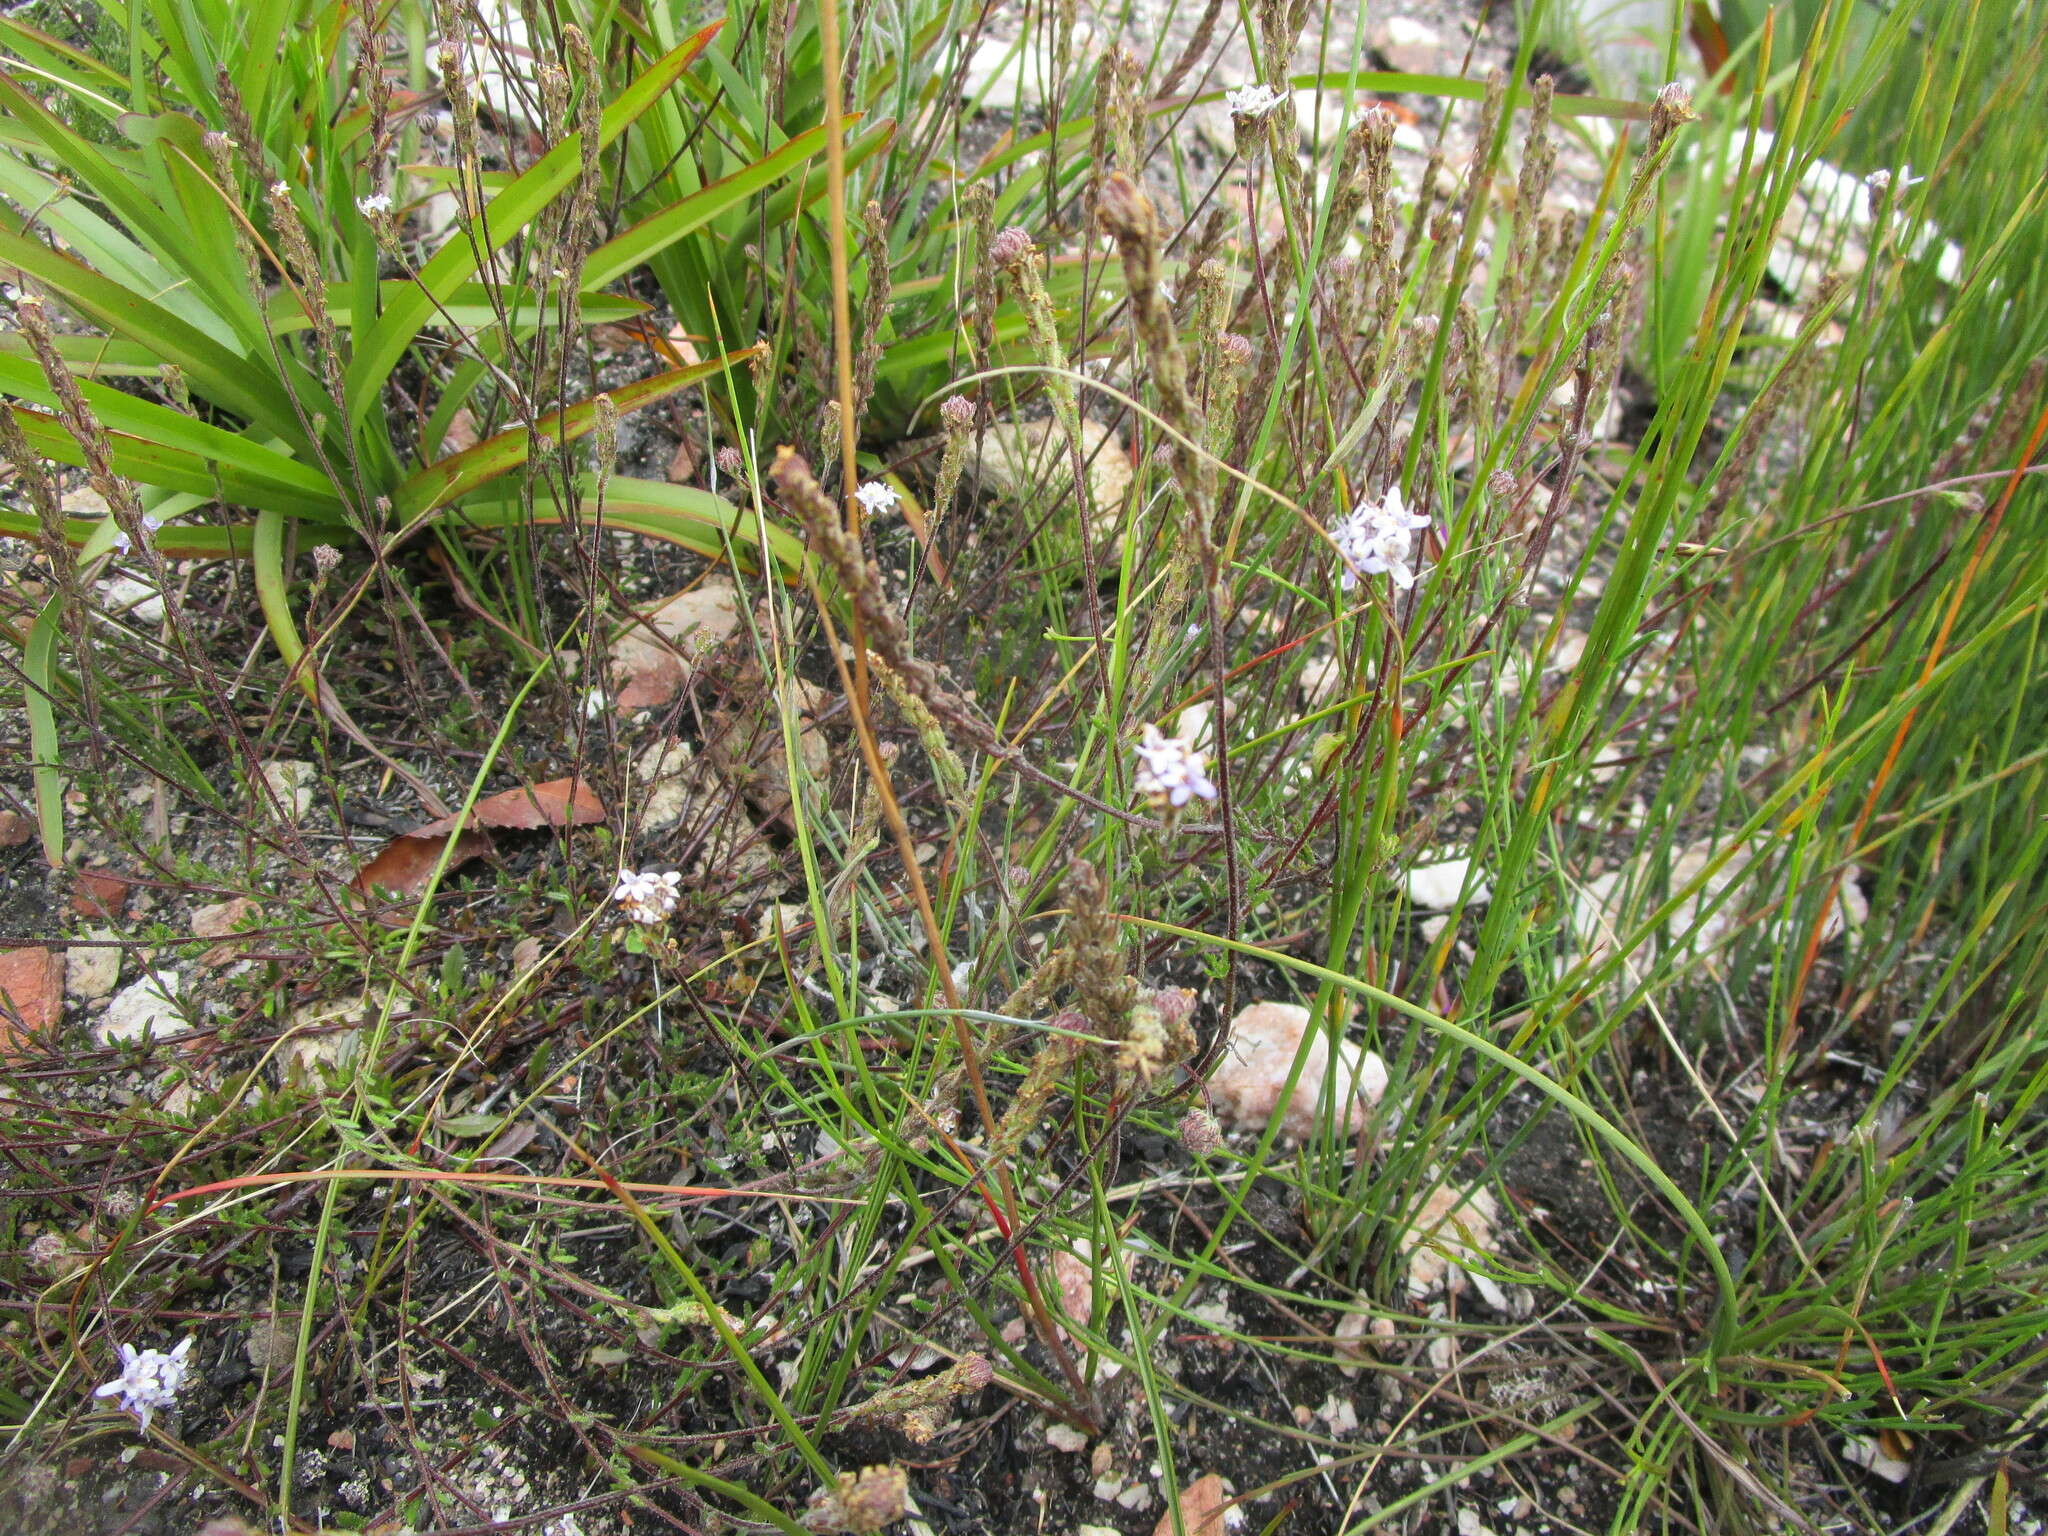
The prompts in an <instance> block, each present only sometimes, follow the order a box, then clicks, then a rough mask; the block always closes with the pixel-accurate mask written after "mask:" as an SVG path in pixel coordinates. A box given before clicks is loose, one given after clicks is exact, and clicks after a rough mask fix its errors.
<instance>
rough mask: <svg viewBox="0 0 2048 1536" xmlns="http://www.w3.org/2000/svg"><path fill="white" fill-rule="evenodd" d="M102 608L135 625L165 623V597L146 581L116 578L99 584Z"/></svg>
mask: <svg viewBox="0 0 2048 1536" xmlns="http://www.w3.org/2000/svg"><path fill="white" fill-rule="evenodd" d="M99 593H100V607H102V608H103V609H105V610H106V611H107V612H108V613H111V614H113V615H115V616H116V617H119V618H125V619H127V620H129V621H130V622H131V623H135V624H161V623H163V621H164V595H163V593H161V592H159V591H157V589H156V588H155V587H153V586H151V585H150V584H149V583H148V582H146V581H137V580H136V579H135V578H134V577H133V576H116V577H113V578H112V579H111V580H108V581H103V582H101V583H100V584H99Z"/></svg>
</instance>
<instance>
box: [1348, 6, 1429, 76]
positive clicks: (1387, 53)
mask: <svg viewBox="0 0 2048 1536" xmlns="http://www.w3.org/2000/svg"><path fill="white" fill-rule="evenodd" d="M1366 40H1367V41H1368V42H1369V43H1371V44H1372V49H1373V52H1375V53H1377V54H1378V55H1379V56H1380V57H1381V58H1383V59H1385V60H1386V61H1387V67H1388V68H1389V69H1392V70H1394V71H1396V72H1398V73H1400V74H1404V75H1437V74H1442V73H1443V72H1444V65H1445V62H1446V60H1445V58H1444V42H1443V38H1442V37H1440V36H1439V35H1438V33H1437V30H1436V28H1434V27H1432V26H1428V25H1427V24H1425V23H1423V22H1420V21H1416V20H1415V19H1414V18H1412V17H1408V16H1388V17H1385V18H1383V19H1381V20H1379V21H1376V22H1375V23H1373V25H1372V26H1371V27H1370V28H1369V29H1368V30H1367V32H1366Z"/></svg>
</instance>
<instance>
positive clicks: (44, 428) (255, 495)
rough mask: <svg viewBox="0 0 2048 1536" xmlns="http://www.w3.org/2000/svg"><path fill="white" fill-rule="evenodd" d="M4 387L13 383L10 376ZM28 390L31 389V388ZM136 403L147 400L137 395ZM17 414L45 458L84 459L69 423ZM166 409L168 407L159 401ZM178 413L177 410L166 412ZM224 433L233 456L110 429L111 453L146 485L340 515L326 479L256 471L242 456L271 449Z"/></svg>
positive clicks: (122, 471)
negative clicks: (301, 478) (287, 477)
mask: <svg viewBox="0 0 2048 1536" xmlns="http://www.w3.org/2000/svg"><path fill="white" fill-rule="evenodd" d="M17 361H18V360H17V359H14V358H7V359H4V362H6V363H8V364H13V363H15V362H17ZM5 387H7V388H10V389H11V388H13V387H14V385H13V384H12V383H11V382H10V383H8V384H7V385H6V386H5ZM100 387H104V386H100ZM23 393H27V391H26V390H24V391H23ZM135 404H136V405H137V406H146V402H142V401H137V402H135ZM7 409H9V410H12V411H13V412H14V419H15V421H17V422H18V423H19V424H20V426H21V430H22V435H23V436H24V437H26V438H27V439H28V440H29V442H30V444H31V445H32V446H33V447H34V448H35V450H36V452H38V453H40V454H41V455H42V456H43V457H44V458H46V459H54V460H56V461H57V462H58V463H60V464H83V463H84V462H85V452H84V450H83V449H81V448H80V447H79V446H78V440H77V439H76V438H74V437H73V436H72V435H71V434H70V433H69V432H68V431H66V430H65V428H64V424H63V423H62V422H60V421H58V420H57V418H56V417H54V416H51V415H48V414H46V413H45V412H42V411H32V410H30V409H28V408H27V407H26V406H18V405H17V406H9V407H7ZM155 409H157V410H163V407H161V406H158V407H155ZM165 414H166V415H175V414H176V412H165ZM186 426H187V427H188V428H197V429H199V430H200V431H204V432H219V429H218V428H213V427H205V426H203V425H202V424H201V423H198V422H193V421H190V420H187V421H186ZM219 436H220V437H221V438H224V439H226V440H227V441H228V442H230V443H232V444H234V445H235V449H234V450H233V457H228V458H222V457H216V456H214V455H211V454H206V453H195V452H192V451H191V450H189V449H186V448H174V447H169V446H167V445H165V444H164V443H161V442H155V441H152V440H151V439H150V438H148V437H142V436H136V435H134V434H132V433H127V432H119V431H112V430H110V431H109V432H108V433H107V451H108V456H109V457H110V458H111V459H112V461H113V467H114V472H115V473H116V474H119V475H125V476H127V477H128V478H129V479H131V480H136V481H139V482H141V483H142V484H143V485H151V486H159V487H161V488H163V489H165V490H170V491H184V492H188V493H190V494H191V495H194V496H204V497H206V498H208V499H209V500H211V499H212V498H213V497H214V496H215V495H220V496H225V497H226V498H227V499H228V500H229V501H230V502H232V503H234V504H235V505H237V506H246V507H265V508H268V509H270V510H272V511H275V512H285V513H289V514H291V515H292V516H294V517H318V518H330V519H331V518H338V517H340V516H341V515H342V511H341V502H340V500H339V499H338V498H337V497H336V496H335V494H334V491H333V489H332V488H331V487H330V486H329V485H328V483H327V482H326V480H324V479H321V478H319V477H317V476H315V477H313V478H314V480H315V481H316V483H317V485H318V489H317V490H316V489H312V488H309V487H308V486H306V485H305V484H304V483H302V482H301V483H295V482H294V481H292V480H284V479H274V478H272V477H271V476H270V475H268V474H258V473H251V472H250V471H249V470H247V469H245V468H243V467H242V465H241V464H240V463H239V462H237V460H239V459H240V458H241V456H242V455H243V454H249V456H250V457H252V458H253V457H255V456H257V455H268V454H269V450H267V449H258V448H256V447H255V445H254V444H252V443H249V442H248V441H247V440H246V439H242V438H237V437H235V435H234V434H233V433H231V432H219ZM271 460H275V461H277V462H282V463H285V464H291V467H292V469H293V471H294V472H295V473H296V472H299V471H300V466H298V465H296V464H293V463H292V461H291V460H289V459H283V458H282V456H281V455H270V456H269V458H268V459H266V461H265V462H270V461H271Z"/></svg>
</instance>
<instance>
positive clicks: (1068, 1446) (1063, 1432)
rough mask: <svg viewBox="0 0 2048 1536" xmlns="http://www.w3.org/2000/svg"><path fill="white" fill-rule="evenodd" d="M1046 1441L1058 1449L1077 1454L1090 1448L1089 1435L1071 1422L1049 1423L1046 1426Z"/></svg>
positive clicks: (1070, 1454)
mask: <svg viewBox="0 0 2048 1536" xmlns="http://www.w3.org/2000/svg"><path fill="white" fill-rule="evenodd" d="M1045 1443H1046V1444H1047V1445H1049V1446H1051V1447H1052V1448H1053V1449H1054V1450H1056V1451H1065V1452H1066V1453H1067V1454H1068V1455H1069V1456H1075V1455H1079V1454H1080V1453H1081V1452H1082V1451H1085V1450H1087V1449H1088V1436H1087V1435H1086V1434H1084V1433H1083V1432H1082V1431H1080V1430H1078V1429H1076V1428H1074V1426H1073V1425H1071V1424H1048V1425H1046V1426H1045Z"/></svg>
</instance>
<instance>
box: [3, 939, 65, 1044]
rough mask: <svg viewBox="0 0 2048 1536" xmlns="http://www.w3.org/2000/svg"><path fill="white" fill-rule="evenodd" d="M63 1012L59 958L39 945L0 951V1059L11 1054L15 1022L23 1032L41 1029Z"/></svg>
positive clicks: (54, 1020) (62, 965) (62, 989)
mask: <svg viewBox="0 0 2048 1536" xmlns="http://www.w3.org/2000/svg"><path fill="white" fill-rule="evenodd" d="M63 1012H64V958H63V956H61V955H59V954H56V953H55V952H54V951H51V950H48V949H44V948H43V947H42V946H40V945H30V946H28V947H27V948H24V949H10V950H5V951H0V1059H5V1058H6V1057H7V1056H11V1055H12V1054H13V1047H14V1045H15V1043H16V1041H17V1040H18V1038H19V1036H18V1034H17V1032H16V1030H15V1028H14V1022H15V1019H19V1020H20V1022H21V1027H22V1028H23V1029H25V1030H42V1029H47V1028H49V1027H50V1026H51V1025H52V1024H55V1023H56V1022H57V1020H58V1019H59V1018H60V1017H61V1016H62V1014H63ZM10 1014H11V1015H13V1016H14V1017H13V1018H10V1017H8V1015H10Z"/></svg>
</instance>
